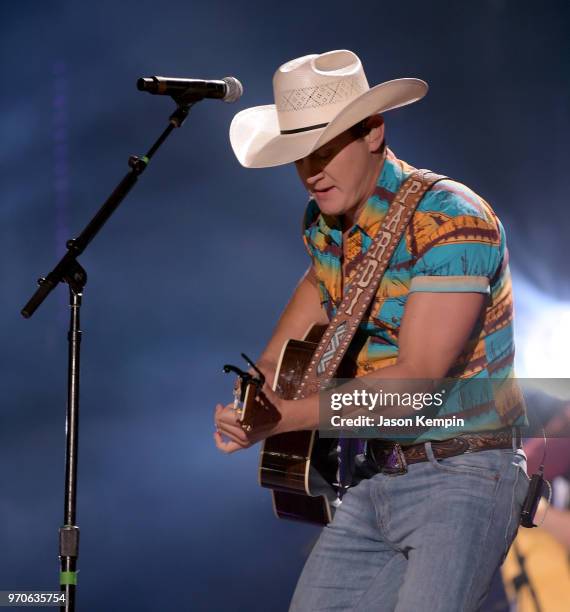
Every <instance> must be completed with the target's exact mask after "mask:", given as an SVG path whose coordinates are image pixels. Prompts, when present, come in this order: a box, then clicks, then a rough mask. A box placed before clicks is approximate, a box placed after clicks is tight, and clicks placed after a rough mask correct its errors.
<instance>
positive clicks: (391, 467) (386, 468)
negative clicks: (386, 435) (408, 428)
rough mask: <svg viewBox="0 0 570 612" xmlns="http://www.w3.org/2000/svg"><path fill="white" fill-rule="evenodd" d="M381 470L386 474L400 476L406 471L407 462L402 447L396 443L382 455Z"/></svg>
mask: <svg viewBox="0 0 570 612" xmlns="http://www.w3.org/2000/svg"><path fill="white" fill-rule="evenodd" d="M384 457H385V458H384V462H383V464H382V468H381V470H380V471H381V472H382V473H383V474H386V475H388V476H400V475H401V474H407V473H408V464H407V462H406V457H405V456H404V451H403V450H402V447H401V446H400V445H399V444H398V443H396V444H394V446H393V447H392V449H391V450H390V452H389V453H387V454H386V455H385V456H384Z"/></svg>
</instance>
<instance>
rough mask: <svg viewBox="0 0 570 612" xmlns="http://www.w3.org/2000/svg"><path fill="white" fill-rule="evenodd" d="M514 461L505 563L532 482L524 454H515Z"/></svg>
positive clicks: (506, 532)
mask: <svg viewBox="0 0 570 612" xmlns="http://www.w3.org/2000/svg"><path fill="white" fill-rule="evenodd" d="M512 463H513V465H514V466H515V476H514V482H513V484H512V485H511V486H512V495H511V508H510V510H511V512H510V517H509V522H508V523H507V527H506V528H505V549H504V553H503V557H502V559H501V563H503V561H504V560H505V558H506V557H507V554H508V552H509V549H510V547H511V545H512V543H513V541H514V539H515V537H516V535H517V531H518V529H519V525H520V518H521V510H522V507H523V504H524V501H525V499H526V496H527V493H528V488H529V484H530V480H529V477H528V475H527V473H526V459H525V458H524V455H523V457H522V459H521V458H520V455H519V456H515V458H514V460H513V462H512Z"/></svg>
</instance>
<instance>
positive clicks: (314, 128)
mask: <svg viewBox="0 0 570 612" xmlns="http://www.w3.org/2000/svg"><path fill="white" fill-rule="evenodd" d="M327 125H328V123H319V124H318V125H310V126H309V127H302V128H297V129H295V130H281V134H298V133H299V132H308V131H309V130H318V129H319V128H324V127H327Z"/></svg>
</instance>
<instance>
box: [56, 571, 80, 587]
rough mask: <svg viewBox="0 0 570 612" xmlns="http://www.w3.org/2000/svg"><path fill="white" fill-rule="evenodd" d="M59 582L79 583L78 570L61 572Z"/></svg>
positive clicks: (63, 583) (62, 583)
mask: <svg viewBox="0 0 570 612" xmlns="http://www.w3.org/2000/svg"><path fill="white" fill-rule="evenodd" d="M59 584H61V585H62V586H63V585H65V584H75V585H77V572H59Z"/></svg>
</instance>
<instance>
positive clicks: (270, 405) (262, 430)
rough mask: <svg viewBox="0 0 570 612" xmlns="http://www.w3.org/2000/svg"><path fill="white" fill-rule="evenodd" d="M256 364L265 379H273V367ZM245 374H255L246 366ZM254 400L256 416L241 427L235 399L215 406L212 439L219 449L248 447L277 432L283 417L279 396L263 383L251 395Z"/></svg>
mask: <svg viewBox="0 0 570 612" xmlns="http://www.w3.org/2000/svg"><path fill="white" fill-rule="evenodd" d="M257 367H258V369H259V370H261V372H262V373H263V375H264V376H265V378H266V380H268V381H269V380H273V377H274V374H275V367H274V366H272V365H271V364H269V363H265V362H263V361H260V362H259V363H258V364H257ZM248 372H249V374H251V375H255V371H254V370H253V369H250V370H249V371H248ZM235 393H237V394H239V378H238V379H236V387H235V388H234V394H235ZM252 401H254V402H255V407H256V414H257V415H260V417H259V418H257V419H256V422H255V427H244V424H243V422H242V419H241V418H240V416H241V414H240V411H239V410H236V402H235V401H234V402H231V403H229V404H227V405H226V406H223V405H222V404H217V405H216V410H215V413H214V424H215V427H216V429H215V431H214V441H215V443H216V446H217V447H218V449H219V450H221V451H222V452H225V453H233V452H235V451H237V450H242V449H244V448H249V447H250V446H252V445H253V444H255V443H256V442H259V441H260V440H264V439H265V438H267V437H269V436H272V435H275V434H276V433H279V424H280V422H281V421H282V419H283V417H282V414H281V411H280V409H279V408H280V406H281V402H282V400H281V398H279V397H278V396H277V394H276V393H274V392H273V390H272V389H271V387H270V385H269V384H268V383H265V384H264V385H263V387H262V389H261V390H259V391H258V392H257V393H256V394H255V398H254V399H253V400H252Z"/></svg>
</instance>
